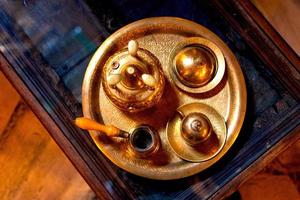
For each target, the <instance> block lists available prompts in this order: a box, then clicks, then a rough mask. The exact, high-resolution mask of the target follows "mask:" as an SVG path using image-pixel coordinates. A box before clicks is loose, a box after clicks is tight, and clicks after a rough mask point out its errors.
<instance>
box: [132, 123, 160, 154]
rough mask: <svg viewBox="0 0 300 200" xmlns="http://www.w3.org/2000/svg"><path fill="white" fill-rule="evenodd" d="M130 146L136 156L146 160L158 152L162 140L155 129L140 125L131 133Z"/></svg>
mask: <svg viewBox="0 0 300 200" xmlns="http://www.w3.org/2000/svg"><path fill="white" fill-rule="evenodd" d="M129 146H130V149H131V151H132V152H133V153H134V155H135V156H137V157H141V158H145V157H148V156H150V155H152V154H154V153H156V152H157V151H158V149H159V147H160V139H159V136H158V135H157V133H156V131H154V129H153V128H151V127H149V126H147V125H140V126H138V127H136V128H134V129H133V131H131V133H130V136H129Z"/></svg>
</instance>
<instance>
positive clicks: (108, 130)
mask: <svg viewBox="0 0 300 200" xmlns="http://www.w3.org/2000/svg"><path fill="white" fill-rule="evenodd" d="M75 124H76V126H78V127H79V128H81V129H85V130H94V131H101V132H103V133H105V134H106V135H107V136H109V137H118V136H120V133H121V130H120V129H118V128H116V127H114V126H112V125H103V124H100V123H98V122H96V121H94V120H92V119H88V118H84V117H79V118H76V119H75Z"/></svg>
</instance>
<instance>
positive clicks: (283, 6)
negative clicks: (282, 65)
mask: <svg viewBox="0 0 300 200" xmlns="http://www.w3.org/2000/svg"><path fill="white" fill-rule="evenodd" d="M251 1H252V2H253V3H254V5H255V6H256V7H257V8H258V10H259V11H260V12H261V13H262V14H263V16H264V17H265V18H266V19H267V20H268V21H269V23H270V24H271V25H272V26H273V27H274V28H275V29H276V30H277V31H278V33H279V34H280V35H281V37H283V39H285V41H286V42H287V43H288V44H289V45H290V46H291V47H292V48H293V49H294V51H295V52H296V53H297V54H298V56H300V19H299V16H300V1H299V0H251Z"/></svg>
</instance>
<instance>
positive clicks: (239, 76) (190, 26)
mask: <svg viewBox="0 0 300 200" xmlns="http://www.w3.org/2000/svg"><path fill="white" fill-rule="evenodd" d="M157 23H159V24H177V26H178V24H181V25H184V26H185V28H187V29H184V32H188V31H189V32H191V33H193V34H194V35H205V34H204V33H206V34H207V35H205V37H204V38H206V39H210V40H212V41H213V42H214V43H215V44H216V45H217V46H219V45H220V46H221V47H219V48H220V49H224V50H225V53H224V52H223V54H224V57H225V60H226V61H228V60H229V61H230V62H231V63H232V65H235V66H238V67H235V69H234V71H235V73H236V76H235V77H233V78H235V79H236V81H238V83H239V84H237V85H235V86H234V87H235V88H236V89H237V90H236V91H239V92H237V97H236V98H238V99H239V100H238V101H237V102H235V103H236V105H235V106H236V107H240V109H238V110H239V111H237V110H236V111H235V112H234V113H231V114H230V115H236V117H235V119H234V120H233V121H232V122H231V124H232V125H231V126H230V127H228V128H231V129H230V130H229V129H228V135H229V136H230V137H231V138H230V140H227V141H226V143H225V146H224V148H223V149H222V151H221V152H220V153H219V154H218V155H217V156H216V157H215V158H214V159H212V161H213V163H211V164H209V165H208V166H207V167H204V169H206V168H208V167H210V166H211V165H213V164H215V162H217V161H218V160H219V159H220V158H221V157H223V156H224V154H225V153H226V152H227V151H228V150H229V148H230V147H231V146H232V144H233V143H234V142H235V140H236V138H237V137H238V134H239V132H240V129H241V127H242V125H243V121H244V118H245V114H246V105H247V92H246V84H245V80H244V76H243V73H242V70H241V68H240V65H239V63H238V62H237V60H236V57H235V56H234V54H233V53H232V51H231V50H230V49H229V47H228V46H227V45H226V44H225V43H224V42H223V41H222V40H221V39H220V38H219V37H218V36H217V35H216V34H214V33H213V32H211V31H210V30H209V29H207V28H206V27H204V26H202V25H200V24H197V23H195V22H193V21H190V20H186V19H182V18H178V17H151V18H145V19H142V20H138V21H135V22H133V23H130V24H128V25H126V26H124V27H122V28H120V29H119V30H117V31H116V32H115V33H113V34H111V35H110V36H109V37H108V38H107V39H106V40H105V41H104V42H103V43H102V44H101V46H100V47H99V48H98V49H97V50H96V52H95V53H94V55H93V57H92V59H91V60H90V62H89V64H88V67H87V69H86V72H85V76H84V80H83V85H82V107H83V114H84V116H85V117H87V118H91V119H94V117H93V116H92V114H91V112H90V110H91V104H90V96H89V95H90V90H91V88H90V83H91V81H90V80H91V77H92V76H93V74H94V73H95V70H96V69H97V66H98V64H99V62H98V61H99V60H100V58H101V57H102V56H103V55H104V54H105V53H106V51H107V49H109V48H111V47H112V46H113V45H116V44H115V43H114V40H115V38H120V37H122V35H123V34H124V33H127V32H128V31H129V30H132V29H135V28H140V26H148V27H151V26H157V25H158V24H157ZM199 32H201V34H199ZM196 33H197V34H196ZM193 37H194V36H193ZM226 56H228V57H226ZM226 66H227V64H226ZM227 68H228V67H226V71H227ZM225 121H226V119H225ZM226 124H227V121H226ZM89 132H90V135H91V137H92V139H93V140H94V142H95V144H96V145H97V147H98V148H99V150H100V151H101V152H102V153H103V154H104V155H105V156H106V157H107V158H109V160H111V161H112V162H113V163H114V164H116V165H117V166H118V167H120V168H122V169H124V170H125V171H128V172H130V173H133V174H135V175H138V176H142V177H145V178H149V179H156V180H173V179H179V178H184V177H188V176H191V175H194V174H196V173H199V172H200V171H203V170H204V169H201V170H195V168H196V167H195V166H196V165H198V164H199V163H193V164H192V166H193V167H192V169H193V170H187V171H186V173H184V175H182V174H181V175H180V173H177V174H175V175H173V176H170V175H168V176H161V174H160V175H154V176H153V175H149V173H144V172H141V171H139V170H137V171H132V168H130V167H128V166H126V164H124V163H121V162H120V161H118V160H117V159H113V158H112V157H111V156H110V155H108V154H106V153H105V152H103V151H102V150H101V147H99V145H98V143H97V142H96V139H95V136H96V135H97V132H96V131H89ZM231 132H234V134H233V135H232V136H231ZM212 161H209V162H212Z"/></svg>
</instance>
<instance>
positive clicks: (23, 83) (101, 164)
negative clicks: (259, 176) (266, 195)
mask: <svg viewBox="0 0 300 200" xmlns="http://www.w3.org/2000/svg"><path fill="white" fill-rule="evenodd" d="M212 4H213V5H214V6H215V7H216V8H217V9H218V10H219V11H220V12H221V13H222V14H223V16H224V17H225V18H226V20H228V22H229V23H230V24H231V25H232V27H234V28H235V30H236V31H237V32H238V33H239V34H240V35H241V36H242V37H243V38H244V40H245V41H246V42H247V43H248V44H249V45H250V46H251V47H252V48H253V49H255V51H256V53H257V55H258V56H259V57H260V59H261V60H262V61H263V62H264V63H265V65H266V66H267V67H268V68H269V69H270V70H271V71H272V72H273V74H274V75H275V76H276V77H277V78H278V80H279V81H280V82H281V84H282V85H283V86H284V87H285V89H286V90H287V91H289V93H290V95H292V96H293V97H294V98H295V99H296V101H297V105H296V106H294V107H293V108H291V109H290V111H289V113H285V115H284V118H282V119H280V120H278V123H277V124H275V125H273V126H271V127H269V128H268V129H267V130H265V131H266V132H268V135H270V137H271V136H272V133H276V132H280V135H279V136H277V137H278V138H277V139H276V140H274V141H273V143H272V144H271V147H270V148H269V149H268V150H264V151H261V152H260V155H261V156H260V157H259V158H258V159H256V160H254V161H253V162H251V165H250V164H249V166H248V167H247V170H244V171H243V172H241V173H240V175H239V176H237V177H234V178H231V179H230V181H227V182H226V184H225V185H223V186H222V187H221V188H220V189H217V190H216V191H212V192H211V194H209V195H208V197H209V198H213V199H219V198H223V197H224V196H225V195H229V194H230V193H232V192H233V191H234V190H236V189H237V187H238V186H239V184H241V183H242V182H244V181H245V180H246V179H247V178H249V177H250V176H251V175H253V174H254V173H256V172H258V171H259V170H260V169H262V167H264V166H265V165H266V164H267V163H268V162H269V161H270V160H272V159H273V158H274V157H275V156H276V155H277V154H278V153H279V152H281V151H282V150H284V149H285V148H287V147H288V146H289V145H290V144H292V142H293V141H296V140H298V139H300V135H299V132H300V125H299V123H300V122H299V121H300V120H299V119H300V103H299V100H300V82H299V81H298V80H297V78H296V77H297V76H298V77H299V76H300V74H299V70H300V64H299V63H300V61H299V57H298V56H297V55H296V54H295V52H293V50H292V49H291V48H290V47H289V46H288V45H287V44H286V42H285V41H284V40H283V39H282V38H281V37H280V36H279V34H278V33H277V32H276V31H275V30H274V29H273V27H272V26H271V25H270V24H269V23H268V22H267V21H266V20H265V19H264V18H263V16H262V15H261V14H260V13H259V12H258V10H257V9H256V8H255V7H254V6H253V5H252V3H251V2H249V1H248V0H241V1H234V0H214V1H213V2H212ZM0 28H1V26H0ZM0 30H1V29H0ZM4 32H5V31H4ZM7 38H8V39H9V40H10V41H9V43H10V45H11V44H16V43H17V42H18V41H14V40H13V38H10V37H9V35H5V34H4V35H3V34H2V35H1V34H0V39H1V40H2V39H5V40H7ZM4 47H5V45H4ZM34 56H39V55H34ZM0 63H1V65H0V67H1V70H2V71H3V72H4V74H5V75H6V76H7V77H8V79H9V80H10V81H11V83H12V84H13V85H14V86H15V87H16V89H17V90H18V91H19V92H20V94H21V95H22V97H23V98H24V99H25V100H26V102H27V103H28V104H29V105H30V107H31V108H32V110H33V111H34V112H35V114H36V115H37V116H38V117H39V119H40V120H41V122H42V123H43V124H44V126H45V128H46V129H47V130H48V131H49V133H50V134H51V136H52V137H53V139H54V140H55V141H56V142H57V144H58V145H59V146H60V147H61V149H62V150H63V151H64V152H65V154H66V155H67V156H68V157H69V159H70V160H71V162H72V163H73V164H74V166H75V167H76V168H77V169H78V171H79V172H80V173H81V174H82V176H83V177H84V178H85V180H86V181H87V183H88V184H89V185H90V186H91V188H92V189H93V190H94V191H95V192H96V194H97V196H99V197H100V198H101V199H132V198H136V196H135V193H134V192H133V191H130V188H128V187H127V186H126V184H125V183H124V182H123V181H122V180H121V179H120V178H119V177H118V176H117V175H116V174H115V170H114V168H115V166H114V165H113V164H112V163H111V162H110V161H109V160H107V159H106V158H105V157H104V156H103V155H102V154H101V153H100V152H99V150H98V149H97V147H96V146H95V145H94V144H93V142H92V140H91V139H90V137H89V136H88V135H87V134H85V132H84V131H81V130H79V129H77V128H76V127H75V126H74V125H73V124H72V119H73V118H74V117H75V116H74V111H72V110H70V107H71V106H70V105H68V104H67V103H65V102H64V101H62V100H61V97H60V96H59V95H67V94H59V95H58V94H57V93H56V92H54V91H57V88H55V87H56V86H53V85H49V84H48V80H47V79H43V78H41V77H39V76H35V75H36V74H39V73H42V72H40V71H39V66H38V65H37V64H36V63H34V62H32V57H31V55H24V54H22V52H15V51H14V52H13V51H9V50H8V51H5V52H3V53H2V56H1V57H0ZM278 66H281V67H278ZM291 73H293V76H290V75H289V76H287V75H286V74H291ZM45 76H46V75H45ZM46 77H47V76H46ZM48 78H49V79H51V77H48ZM68 103H69V104H73V103H72V102H68ZM72 106H73V107H76V105H72ZM49 108H51V110H49ZM263 139H265V140H267V139H268V138H263ZM258 145H263V142H261V144H258ZM247 156H248V157H245V160H246V159H247V158H250V157H251V155H248V154H247ZM228 173H230V172H228ZM106 181H112V182H113V183H114V187H112V190H113V191H112V192H107V189H106V188H105V182H106ZM197 192H198V191H197ZM199 193H201V191H199ZM190 197H195V196H194V193H192V192H188V191H185V192H183V193H182V194H180V195H179V196H178V198H182V199H186V198H190Z"/></svg>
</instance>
